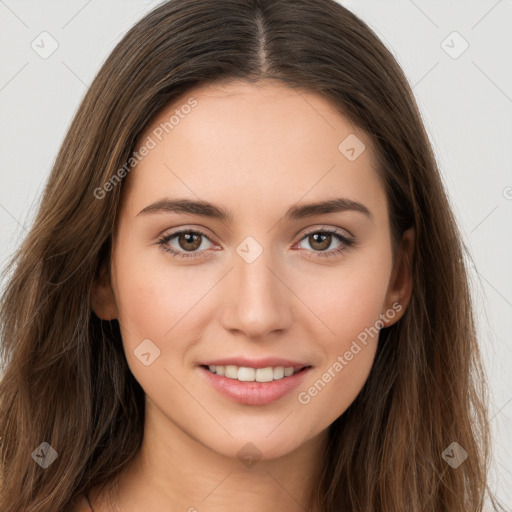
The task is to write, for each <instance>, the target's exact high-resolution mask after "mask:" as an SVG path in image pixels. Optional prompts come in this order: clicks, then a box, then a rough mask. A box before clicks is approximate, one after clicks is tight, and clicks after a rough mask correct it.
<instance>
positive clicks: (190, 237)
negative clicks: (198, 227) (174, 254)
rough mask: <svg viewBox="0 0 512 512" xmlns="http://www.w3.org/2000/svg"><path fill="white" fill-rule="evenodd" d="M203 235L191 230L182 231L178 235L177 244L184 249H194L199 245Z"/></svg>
mask: <svg viewBox="0 0 512 512" xmlns="http://www.w3.org/2000/svg"><path fill="white" fill-rule="evenodd" d="M202 236H203V235H201V234H199V233H194V232H193V231H183V232H182V233H180V234H179V236H178V239H177V240H178V244H179V246H180V248H181V249H183V250H184V251H195V250H196V249H198V248H199V246H200V245H201V237H202Z"/></svg>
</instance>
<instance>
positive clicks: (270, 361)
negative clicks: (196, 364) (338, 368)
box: [201, 356, 310, 370]
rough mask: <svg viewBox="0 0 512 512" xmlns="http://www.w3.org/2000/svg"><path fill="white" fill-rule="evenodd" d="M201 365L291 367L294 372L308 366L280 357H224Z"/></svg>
mask: <svg viewBox="0 0 512 512" xmlns="http://www.w3.org/2000/svg"><path fill="white" fill-rule="evenodd" d="M201 365H206V366H210V365H215V366H227V365H235V366H244V367H248V368H267V367H269V366H273V367H276V366H284V367H285V368H286V367H290V366H293V368H294V369H295V370H301V369H302V368H305V367H306V366H310V365H309V364H307V363H300V362H298V361H292V360H291V359H283V358H281V357H263V358H260V359H250V358H248V357H244V356H239V357H224V358H222V359H215V360H211V361H205V362H204V363H201Z"/></svg>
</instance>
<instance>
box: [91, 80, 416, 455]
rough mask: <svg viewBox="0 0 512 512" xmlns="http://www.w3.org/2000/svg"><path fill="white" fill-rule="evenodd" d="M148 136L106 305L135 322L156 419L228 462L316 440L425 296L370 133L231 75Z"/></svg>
mask: <svg viewBox="0 0 512 512" xmlns="http://www.w3.org/2000/svg"><path fill="white" fill-rule="evenodd" d="M187 105H189V107H187ZM173 115H174V116H175V117H174V118H172V120H171V121H170V119H171V116H173ZM165 123H167V125H165ZM139 142H140V143H139V157H140V161H139V163H138V164H137V165H136V167H135V168H134V169H133V170H132V171H131V172H130V174H129V176H128V177H127V178H125V182H124V183H123V185H122V186H124V187H125V189H124V190H123V203H122V206H121V211H120V217H119V223H118V226H117V231H116V233H115V237H114V243H113V250H112V268H111V272H112V281H111V283H112V288H111V289H110V287H109V286H108V285H105V284H102V285H100V284H98V285H97V289H96V295H95V299H94V302H93V303H94V304H95V311H96V312H97V313H98V315H99V316H102V317H103V318H105V317H115V318H117V319H118V320H119V323H120V326H121V332H122V337H123V344H124V348H125V353H126V358H127V361H128V364H129V366H130V369H131V371H132V372H133V374H134V376H135V378H136V379H137V380H138V382H139V383H140V384H141V386H142V388H143V389H144V391H145V393H146V396H147V408H146V414H151V415H153V416H154V417H155V418H156V417H158V418H159V421H160V423H161V425H163V426H164V427H163V428H164V430H162V432H164V431H165V428H167V427H169V429H170V430H171V429H176V428H177V429H179V430H180V431H181V432H182V433H185V435H187V436H188V437H189V438H192V439H194V440H196V441H199V442H200V443H201V444H202V445H203V446H206V447H209V448H210V449H211V450H213V451H215V452H217V453H219V454H224V455H226V456H228V457H236V456H237V453H238V452H239V450H240V449H241V447H243V446H244V445H246V443H249V442H250V443H252V444H253V445H254V446H255V447H256V449H257V450H258V452H259V454H260V456H261V457H264V458H269V459H270V458H275V457H279V456H282V455H284V454H286V453H288V452H290V451H292V450H295V449H297V448H299V447H300V446H301V445H302V444H303V443H305V442H307V441H308V440H310V439H313V438H315V437H316V436H318V435H320V434H321V433H323V432H325V430H326V429H327V427H328V426H329V425H330V424H331V423H332V422H333V421H334V420H335V419H336V418H338V417H339V416H340V415H342V414H343V412H344V411H345V410H346V409H347V408H348V406H349V405H350V404H351V403H352V402H353V401H354V399H355V398H356V396H357V394H358V393H359V391H360V390H361V388H362V386H363V384H364V383H365V381H366V379H367V377H368V374H369V371H370V369H371V366H372V363H373V361H374V356H375V351H376V348H377V342H378V334H376V333H377V332H378V328H379V327H380V326H382V325H385V326H388V325H391V324H392V323H394V322H396V321H397V320H398V319H399V318H400V317H401V315H402V314H403V312H404V310H405V306H406V303H407V300H408V297H409V292H410V282H409V281H408V278H407V275H406V272H405V270H403V268H402V267H404V265H403V264H402V263H401V262H402V261H404V260H403V258H402V256H401V255H402V252H400V253H399V256H398V257H397V259H396V260H395V261H393V258H392V247H391V233H390V222H389V215H388V204H387V199H386V195H385V192H384V188H383V184H382V182H381V180H380V178H379V176H378V173H377V169H376V167H375V161H376V159H375V154H374V153H373V149H372V146H371V143H370V140H369V138H368V137H367V136H366V135H365V134H364V133H363V132H361V131H360V130H358V129H357V128H356V127H355V126H353V125H352V124H351V123H350V122H348V120H347V119H345V118H344V117H342V116H341V115H340V114H339V113H337V112H336V111H334V109H333V108H332V107H331V106H330V105H329V103H328V102H327V101H326V100H325V99H324V98H323V97H322V96H320V95H317V94H315V93H311V92H306V91H301V92H300V93H299V92H297V91H296V90H293V89H291V88H288V87H287V86H285V85H282V84H278V83H275V82H259V83H258V84H246V83H240V82H231V83H229V84H222V85H209V86H208V87H204V88H201V89H196V90H194V91H191V92H189V93H187V94H186V95H185V96H183V97H182V98H180V100H179V101H176V102H175V103H174V104H173V105H172V106H171V107H169V108H168V109H166V110H165V111H164V112H162V113H161V115H159V116H158V118H156V119H154V120H153V122H152V123H151V125H150V126H149V127H148V128H147V130H146V132H145V133H144V134H143V136H142V137H141V139H140V141H139ZM144 146H145V147H146V150H143V147H144ZM143 153H144V155H143ZM118 186H119V185H118ZM178 200H180V201H181V203H180V204H176V203H175V202H176V201H178ZM185 200H186V201H188V203H186V202H184V201H185ZM199 201H200V202H202V203H203V206H202V208H199V207H198V206H197V205H195V206H194V205H193V204H192V203H195V202H199ZM327 201H332V203H330V206H329V204H328V205H327V206H324V207H323V208H313V207H311V208H304V207H305V206H306V205H312V204H316V203H323V202H327ZM336 201H337V202H336ZM171 202H174V203H171ZM206 203H211V204H212V205H214V206H211V205H210V206H208V205H206ZM333 205H334V206H335V207H333ZM336 205H337V206H336ZM221 213H225V214H226V215H225V216H222V215H221ZM407 239H409V242H410V237H409V238H408V235H407V236H406V237H405V238H404V246H403V247H405V248H406V249H407V247H410V244H409V245H406V242H407ZM404 268H405V267H404ZM110 290H112V292H110ZM397 303H399V304H398V305H397ZM208 364H211V365H215V364H216V367H215V370H216V371H217V372H218V373H219V374H222V373H224V376H222V375H217V374H214V373H212V372H211V371H210V369H208V367H207V365H208ZM237 367H241V368H237ZM304 367H305V368H304ZM262 368H267V369H263V370H262ZM268 368H270V370H269V369H268ZM286 368H293V369H292V370H286ZM301 368H304V369H302V370H301ZM212 369H213V366H212ZM257 369H260V371H259V372H258V371H257ZM299 370H300V371H299ZM291 372H294V373H293V375H288V374H289V373H291ZM283 373H286V375H288V376H283ZM226 375H229V376H230V377H238V378H230V377H227V376H226ZM239 379H242V380H239ZM243 379H249V380H243ZM252 379H256V381H254V382H252V381H251V380H252ZM268 379H274V380H272V381H268V382H259V381H261V380H263V381H265V380H268Z"/></svg>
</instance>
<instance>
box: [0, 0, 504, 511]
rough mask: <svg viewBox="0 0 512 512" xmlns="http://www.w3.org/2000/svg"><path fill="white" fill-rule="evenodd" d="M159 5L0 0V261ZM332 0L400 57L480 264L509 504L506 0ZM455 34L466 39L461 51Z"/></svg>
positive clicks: (483, 325)
mask: <svg viewBox="0 0 512 512" xmlns="http://www.w3.org/2000/svg"><path fill="white" fill-rule="evenodd" d="M158 3H159V2H157V1H153V2H142V1H134V0H129V1H120V0H108V1H100V0H89V1H87V0H72V1H70V0H68V1H64V0H61V1H56V0H53V1H37V0H32V1H29V0H25V1H24V0H0V48H1V51H0V135H1V136H0V239H1V244H0V245H1V247H0V268H3V267H4V266H5V263H6V261H7V258H8V256H9V255H10V254H11V253H12V252H13V250H14V249H15V247H16V246H17V245H18V244H19V243H20V241H21V240H22V238H23V237H24V235H25V234H26V231H27V229H28V228H29V226H30V224H31V221H32V219H33V215H34V213H35V210H36V206H37V204H38V201H39V199H40V194H41V192H42V189H43V186H44V183H45V181H46V179H47V176H48V174H49V172H50V169H51V166H52V164H53V162H54V159H55V157H56V154H57V151H58V148H59V146H60V144H61V142H62V139H63V137H64V134H65V132H66V130H67V128H68V126H69V123H70V121H71V118H72V116H73V115H74V113H75V110H76V108H77V107H78V104H79V102H80V100H81V98H82V96H83V95H84V93H85V92H86V90H87V87H88V84H90V82H91V81H92V79H93V78H94V76H95V74H96V73H97V71H98V70H99V68H100V65H101V64H102V62H103V61H104V59H105V58H106V56H107V55H108V54H109V53H110V51H111V50H112V49H113V47H114V46H115V44H116V43H117V42H118V41H119V40H120V38H121V37H122V36H123V34H124V33H125V32H126V31H127V30H128V29H129V28H130V27H131V26H132V25H133V24H134V23H135V22H136V21H137V20H138V19H140V18H141V17H143V16H144V14H145V13H146V12H147V11H148V10H149V9H150V8H152V7H153V6H155V5H157V4H158ZM341 3H342V4H343V5H345V6H347V7H348V8H349V9H351V10H352V11H353V12H355V13H356V14H358V15H359V16H360V17H361V18H362V19H364V20H365V21H366V22H367V23H368V24H369V25H370V26H371V27H372V28H373V29H374V30H375V31H376V32H377V34H378V35H379V36H380V37H381V38H382V40H383V41H384V43H385V44H386V45H387V46H388V48H390V49H391V51H392V52H393V54H394V55H395V56H396V58H397V59H398V61H399V63H400V64H401V65H402V67H403V69H404V71H405V73H406V75H407V77H408V79H409V81H410V83H411V85H412V87H413V90H414V93H415V95H416V98H417V101H418V103H419V105H420V109H421V111H422V114H423V118H424V121H425V124H426V126H427V130H428V132H429V134H430V137H431V140H432V143H433V145H434V148H435V152H436V156H437V158H438V162H439V164H440V168H441V171H442V175H443V179H444V182H445V185H446V187H447V190H448V193H449V196H450V198H451V201H452V204H453V208H454V211H455V214H456V216H457V218H458V221H459V223H460V226H461V229H462V231H463V233H464V238H465V241H466V243H467V245H468V247H469V249H470V252H471V255H472V257H473V261H474V262H475V265H476V266H475V267H473V268H472V275H473V283H472V284H473V289H474V296H475V300H476V301H477V313H478V322H479V331H480V335H481V347H482V352H483V354H484V357H485V363H486V365H487V371H488V375H489V381H490V387H491V393H492V401H491V404H490V410H491V417H492V427H493V432H494V435H495V436H496V437H495V443H494V451H495V457H496V461H495V466H494V469H493V473H492V475H491V476H492V480H493V483H492V486H493V488H494V489H495V490H496V492H497V494H498V496H499V497H500V498H501V499H502V500H503V501H504V502H505V503H506V504H507V506H508V507H510V508H511V510H512V486H511V485H510V484H511V482H512V440H511V438H512V436H511V434H512V422H511V418H512V379H511V374H512V345H511V342H510V332H511V331H512V286H511V285H512V265H511V264H510V262H511V261H512V237H511V235H512V229H511V225H512V224H511V221H512V171H511V162H512V149H511V148H512V115H511V114H512V69H511V66H510V63H511V62H512V60H511V53H512V30H511V29H512V24H511V22H512V2H511V1H510V0H498V1H496V0H480V1H461V0H459V1H454V2H446V1H442V0H437V1H427V0H414V1H413V0H387V1H383V0H381V1H378V0H366V1H364V2H363V1H360V2H356V1H350V0H349V1H342V2H341ZM43 31H47V32H48V33H49V34H50V35H51V38H53V39H55V41H56V42H57V43H58V48H57V49H56V50H55V52H54V53H53V54H51V55H50V56H48V57H47V58H42V57H41V56H40V55H39V54H38V53H36V51H34V49H33V48H32V46H31V45H32V44H33V45H34V46H35V45H39V48H40V50H39V51H40V52H42V51H44V50H46V51H47V50H48V49H50V48H51V46H50V44H51V39H49V36H40V34H41V33H42V32H43ZM454 31H456V32H458V34H459V35H460V37H459V35H453V34H452V33H453V32H454ZM451 34H452V35H451ZM42 38H46V39H44V40H43V41H42ZM443 41H444V43H443ZM464 41H466V42H467V44H468V45H469V46H468V48H467V50H466V51H464V52H463V53H462V54H461V55H458V54H459V53H460V51H461V50H462V49H463V48H464V46H465V44H466V43H465V42H464ZM43 45H44V49H43ZM450 54H451V55H450ZM454 57H457V58H454ZM507 262H508V263H507ZM470 456H471V455H470Z"/></svg>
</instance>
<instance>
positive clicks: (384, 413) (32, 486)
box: [0, 0, 499, 512]
mask: <svg viewBox="0 0 512 512" xmlns="http://www.w3.org/2000/svg"><path fill="white" fill-rule="evenodd" d="M263 79H274V80H279V81H280V82H282V83H285V84H287V85H288V86H290V87H292V88H294V89H296V90H297V91H300V90H308V91H313V92H317V93H319V94H321V95H323V97H324V98H326V99H327V100H328V101H330V102H331V103H332V104H333V106H334V107H335V108H337V109H338V111H339V112H340V114H342V115H343V116H346V117H347V118H349V119H350V120H351V121H352V122H354V123H355V124H356V125H357V126H359V127H360V128H361V129H363V130H364V131H365V132H366V134H367V135H368V136H369V137H370V139H371V140H372V142H373V143H374V144H375V148H376V152H377V156H378V164H379V172H380V174H381V175H382V177H383V180H384V183H385V188H386V194H387V197H388V204H389V208H390V222H391V227H392V237H393V244H394V247H395V248H396V244H397V242H398V241H399V240H400V238H401V235H402V233H403V232H404V231H405V230H406V229H407V228H409V227H411V226H412V227H414V229H415V232H416V237H415V250H414V255H415V256H414V260H413V262H412V268H411V271H412V276H413V292H412V298H411V301H410V303H409V306H408V309H407V311H406V313H405V315H404V316H403V317H402V318H401V319H400V320H399V321H398V322H396V323H395V324H394V325H392V326H390V327H388V328H384V329H382V331H381V333H380V338H379V343H378V350H377V354H376V357H375V361H374V366H373V368H372V370H371V373H370V375H369V378H368V380H367V382H366V383H365V385H364V387H363V389H362V391H361V392H360V394H359V395H358V396H357V398H356V400H355V401H354V402H353V403H352V404H351V405H350V407H349V409H348V410H347V411H346V412H345V413H344V414H343V415H341V416H340V417H339V418H338V419H337V420H336V421H335V422H334V423H333V424H332V425H330V427H329V442H328V446H327V449H326V452H325V454H324V455H323V457H324V459H323V470H322V473H321V475H320V479H319V481H318V482H315V485H314V486H313V489H314V492H313V493H312V495H311V502H310V504H309V506H310V508H309V509H308V510H317V509H318V510H322V511H323V512H334V511H338V510H342V509H343V510H351V511H352V512H370V511H371V512H375V511H386V512H397V511H402V510H407V511H410V512H420V511H421V512H441V511H450V512H459V511H460V512H462V511H464V512H467V511H480V510H482V506H483V503H484V498H485V496H486V495H487V494H488V495H489V496H491V500H492V503H493V506H495V507H497V506H499V505H497V504H496V501H495V499H494V498H493V497H492V495H491V493H490V490H489V487H488V482H487V476H486V475H487V471H488V464H489V454H490V452H489V449H490V440H489V427H488V417H487V411H486V400H487V395H486V384H485V380H484V375H483V372H482V366H481V362H480V355H479V350H478V346H477V340H476V335H475V332H476V331H475V323H474V318H473V312H472V303H471V297H470V291H469V289H468V279H467V274H466V267H465V263H464V257H463V256H464V247H463V244H462V242H461V236H460V233H459V231H458V228H457V226H456V223H455V221H454V217H453V215H452V211H451V209H450V205H449V203H448V201H447V196H446V194H445V191H444V189H443V186H442V182H441V179H440V176H439V172H438V169H437V164H436V161H435V158H434V156H433V152H432V149H431V146H430V143H429V140H428V137H427V134H426V132H425V129H424V127H423V124H422V121H421V118H420V114H419V112H418V108H417V105H416V103H415V100H414V98H413V95H412V92H411V89H410V87H409V85H408V83H407V81H406V79H405V77H404V75H403V72H402V71H401V69H400V68H399V66H398V64H397V62H396V61H395V59H394V58H393V56H392V55H391V53H390V52H389V51H388V50H387V49H386V48H385V46H384V45H383V44H382V42H381V41H380V40H379V39H378V38H377V37H376V35H375V34H374V33H373V32H372V31H371V30H370V29H369V28H368V26H367V25H366V24H365V23H364V22H362V21H361V20H360V19H358V18H357V17H356V16H355V15H353V14H352V13H351V12H350V11H348V10H347V9H345V8H344V7H342V6H341V5H339V4H338V3H336V2H335V1H333V0H245V1H243V0H222V1H219V0H171V1H168V2H166V3H164V4H162V5H160V6H158V7H157V8H155V9H154V10H152V11H151V12H150V13H149V14H147V15H146V16H145V17H144V18H143V19H142V20H141V21H139V22H138V23H137V24H136V25H135V26H134V27H133V28H132V29H131V30H129V32H128V33H127V34H126V35H125V36H124V38H123V39H122V40H121V42H120V43H119V44H118V45H117V46H116V48H115V49H114V51H113V52H112V53H111V55H110V56H109V57H108V58H107V60H106V61H105V63H104V65H103V66H102V67H101V69H100V71H99V73H98V74H97V76H96V78H95V79H94V81H93V83H92V84H91V86H90V88H89V90H88V91H87V94H86V95H85V97H84V99H83V101H82V103H81V105H80V107H79V109H78V111H77V113H76V115H75V117H74V119H73V121H72V124H71V126H70V128H69V131H68V133H67V135H66V137H65V140H64V142H63V144H62V147H61V149H60V151H59V153H58V156H57V159H56V162H55V165H54V167H53V170H52V172H51V174H50V177H49V179H48V182H47V184H46V188H45V190H44V194H43V197H42V200H41V203H40V206H39V211H38V213H37V216H36V218H35V221H34V224H33V226H32V228H31V230H30V231H29V233H28V235H27V236H26V238H25V239H24V241H23V243H22V244H21V246H20V247H19V249H18V251H17V252H16V254H15V255H14V257H13V259H12V260H11V262H10V264H9V266H8V267H7V269H6V270H5V271H4V272H5V276H6V277H8V280H7V285H6V287H5V291H4V293H3V295H2V299H1V304H0V308H1V309H0V321H1V327H0V328H1V355H2V357H3V364H4V369H5V370H4V371H5V374H4V376H3V379H2V381H1V383H0V437H1V445H0V510H2V511H3V512H19V511H20V510H30V511H31V512H56V511H57V512H60V511H67V510H70V507H71V503H72V501H73V499H74V498H76V497H77V496H78V495H79V494H81V493H83V492H86V491H88V490H89V489H91V488H93V487H96V486H99V487H102V486H106V485H107V484H108V483H109V482H112V481H114V480H115V479H116V478H118V477H119V475H120V474H121V473H122V471H123V470H125V469H126V468H127V467H128V465H129V464H130V461H131V460H132V459H133V457H134V456H135V454H136V453H137V451H138V449H139V448H140V445H141V441H142V436H143V421H144V412H145V411H144V393H143V391H142V388H141V387H140V385H139V384H138V382H137V381H136V380H135V378H134V377H133V375H132V374H131V372H130V370H129V367H128V365H127V362H126V359H125V355H124V352H123V346H122V342H121V335H120V329H119V324H118V322H117V321H115V320H114V321H112V322H106V321H101V320H100V319H99V318H98V317H97V316H96V315H95V314H94V313H93V312H92V309H91V289H92V285H93V282H94V280H95V278H97V276H98V274H99V273H100V271H101V269H102V268H106V269H107V272H108V269H109V267H110V251H111V240H112V234H113V232H114V230H115V227H116V225H117V215H118V211H119V204H120V200H121V197H122V196H121V192H122V189H123V180H122V179H118V180H117V182H115V183H113V182H112V177H113V176H115V175H117V176H118V177H119V176H120V174H119V170H120V169H122V168H125V172H126V167H125V166H126V162H127V161H129V159H130V157H131V155H132V152H133V151H134V149H135V148H136V145H137V142H138V140H139V137H140V136H141V134H142V133H143V131H144V129H145V127H146V126H147V125H148V123H149V122H150V121H151V120H152V119H153V118H154V117H155V116H156V115H157V114H158V113H159V112H160V111H161V110H162V109H163V108H165V107H166V106H167V105H169V104H170V103H171V102H173V100H175V99H176V98H178V97H179V96H181V95H183V94H184V93H186V92H188V91H192V90H193V88H194V87H196V86H201V85H203V84H208V83H212V82H216V81H217V82H218V81H224V80H243V81H248V82H256V81H258V80H263ZM109 181H110V183H111V185H110V186H109V187H107V186H106V184H107V182H109ZM99 190H101V193H99V192H98V191H99ZM107 190H108V192H106V191H107ZM43 442H47V443H48V444H49V445H51V447H52V448H53V449H54V450H55V451H56V453H57V454H58V456H57V458H56V460H55V461H54V462H53V463H52V464H51V465H50V466H49V467H47V468H46V469H42V467H41V466H40V465H39V464H36V463H35V462H34V461H35V460H36V459H35V457H34V454H33V452H34V451H35V450H39V451H41V450H43V451H44V450H47V449H48V447H47V445H43V447H41V446H40V445H41V443H43ZM452 442H457V443H458V444H459V445H460V446H461V447H462V448H463V449H464V450H465V451H466V452H467V454H468V457H467V459H466V460H465V461H464V462H463V463H462V464H460V465H459V466H458V467H457V468H454V467H451V466H450V465H449V464H447V462H446V461H445V458H443V456H442V454H443V452H444V451H445V449H446V448H447V447H449V446H450V445H451V443H452ZM46 453H48V452H46ZM36 456H37V453H36ZM45 456H46V455H45Z"/></svg>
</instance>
